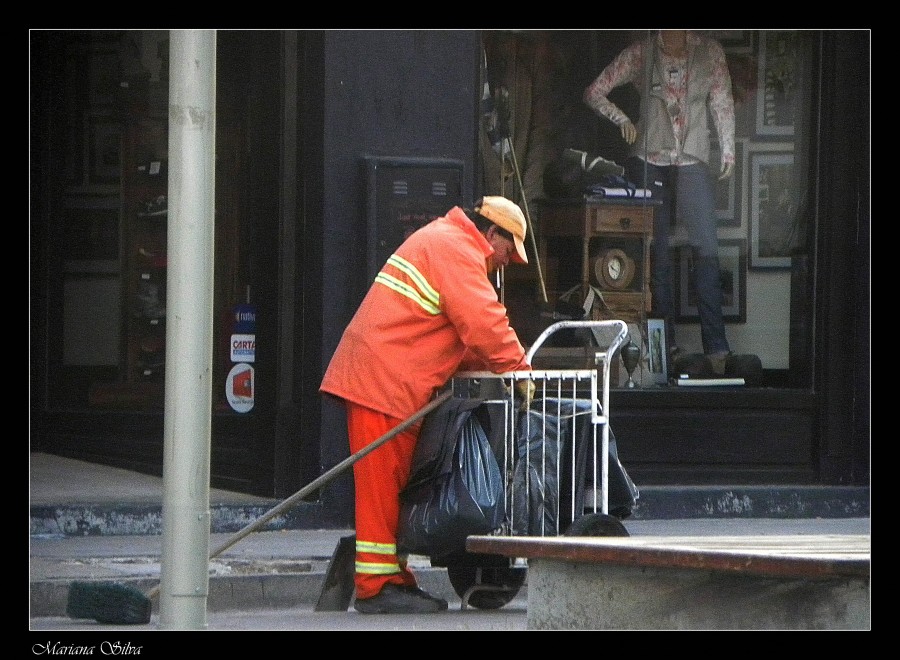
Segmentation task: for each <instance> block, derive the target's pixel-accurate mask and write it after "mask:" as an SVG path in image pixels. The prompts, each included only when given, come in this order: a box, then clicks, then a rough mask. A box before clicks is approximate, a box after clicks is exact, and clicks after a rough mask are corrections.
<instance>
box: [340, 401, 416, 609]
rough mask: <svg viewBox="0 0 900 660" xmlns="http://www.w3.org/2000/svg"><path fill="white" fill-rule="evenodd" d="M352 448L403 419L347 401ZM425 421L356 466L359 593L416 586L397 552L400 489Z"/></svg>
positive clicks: (361, 595) (360, 595) (368, 595)
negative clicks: (389, 584)
mask: <svg viewBox="0 0 900 660" xmlns="http://www.w3.org/2000/svg"><path fill="white" fill-rule="evenodd" d="M346 408H347V433H348V435H349V438H350V452H351V453H353V454H355V453H356V452H358V451H360V450H361V449H363V448H364V447H367V446H368V445H370V444H371V443H372V442H374V441H375V440H377V439H378V438H380V437H381V436H383V435H384V434H385V433H387V432H388V431H390V430H391V429H393V428H395V427H396V426H398V425H399V424H400V423H401V422H402V421H403V420H399V419H396V418H394V417H390V416H389V415H385V414H383V413H380V412H376V411H374V410H371V409H369V408H366V407H364V406H360V405H357V404H355V403H352V402H350V401H347V402H346ZM420 427H421V424H415V425H413V426H411V427H410V428H408V429H406V430H405V431H401V432H400V433H398V434H397V435H396V436H394V437H393V438H391V439H390V440H388V441H387V442H385V443H384V444H383V445H381V446H380V447H379V448H378V449H376V450H375V451H373V452H372V453H371V454H367V455H366V456H364V457H363V458H361V459H360V460H358V461H357V462H356V463H354V464H353V479H354V487H355V493H356V573H355V582H356V597H357V598H360V599H362V598H371V597H372V596H375V595H377V594H378V592H379V591H381V589H382V587H383V586H384V585H385V584H387V583H388V582H391V583H393V584H398V585H409V586H416V578H415V576H414V575H413V574H412V572H411V571H410V570H409V569H408V568H407V566H406V558H405V557H403V558H400V557H399V556H398V555H397V528H398V526H399V524H400V491H401V490H403V488H404V487H405V486H406V483H407V482H408V481H409V471H410V466H411V464H412V457H413V451H414V450H415V448H416V442H417V441H418V437H419V429H420Z"/></svg>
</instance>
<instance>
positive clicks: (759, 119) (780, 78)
mask: <svg viewBox="0 0 900 660" xmlns="http://www.w3.org/2000/svg"><path fill="white" fill-rule="evenodd" d="M757 62H758V72H757V81H758V85H759V90H758V93H757V95H756V134H757V136H758V137H762V138H768V137H779V138H780V137H786V136H791V135H793V134H794V118H795V115H796V113H797V108H798V107H799V100H800V89H799V87H798V85H797V69H798V66H799V65H798V62H799V35H798V34H797V32H796V31H795V30H768V31H766V30H763V31H760V33H759V54H758V58H757Z"/></svg>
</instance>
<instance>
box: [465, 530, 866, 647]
mask: <svg viewBox="0 0 900 660" xmlns="http://www.w3.org/2000/svg"><path fill="white" fill-rule="evenodd" d="M466 548H467V550H468V551H469V552H476V553H485V554H493V555H502V556H507V557H510V558H525V559H527V563H528V578H527V579H528V628H529V629H534V630H598V629H626V630H658V629H676V630H678V629H680V630H698V629H699V630H728V629H738V630H758V629H762V630H767V629H778V630H835V629H839V630H843V629H854V630H858V629H863V630H866V629H869V628H870V625H871V607H870V588H869V581H870V575H871V539H870V536H869V535H787V536H784V535H778V536H684V537H678V536H645V537H568V536H560V537H524V536H470V537H469V538H468V540H467V543H466Z"/></svg>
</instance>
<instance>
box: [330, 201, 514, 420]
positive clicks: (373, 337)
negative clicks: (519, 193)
mask: <svg viewBox="0 0 900 660" xmlns="http://www.w3.org/2000/svg"><path fill="white" fill-rule="evenodd" d="M492 253H493V248H492V247H491V245H490V243H488V241H487V240H486V239H485V238H484V236H483V235H482V234H481V233H479V231H478V229H477V228H476V227H475V225H474V223H473V222H472V221H471V220H470V219H469V218H468V217H467V216H466V214H465V213H464V212H463V211H462V209H460V208H459V207H454V208H453V209H451V210H450V211H449V213H447V215H446V216H444V217H442V218H438V219H437V220H434V221H433V222H431V223H429V224H428V225H426V226H425V227H423V228H421V229H419V230H418V231H416V232H415V233H414V234H412V235H411V236H410V237H409V238H408V239H407V240H406V241H405V242H404V243H403V244H402V245H401V246H400V247H399V248H398V249H397V251H396V252H395V253H394V254H393V255H392V256H391V257H390V259H388V261H387V263H386V264H385V266H384V267H383V268H382V269H381V272H380V273H379V274H378V275H377V277H376V278H375V282H374V283H373V284H372V287H371V289H369V292H368V293H367V294H366V297H365V298H364V299H363V301H362V303H361V304H360V306H359V309H358V310H357V311H356V314H355V315H354V316H353V319H352V320H351V321H350V324H349V325H348V326H347V329H346V330H345V331H344V334H343V337H342V338H341V341H340V343H339V344H338V347H337V349H336V350H335V353H334V356H333V357H332V358H331V363H330V364H329V365H328V369H327V370H326V372H325V377H324V378H323V380H322V384H321V387H320V391H321V392H325V393H328V394H333V395H335V396H338V397H341V398H343V399H348V400H350V401H353V402H355V403H358V404H360V405H363V406H366V407H367V408H371V409H373V410H377V411H379V412H382V413H385V414H387V415H391V416H393V417H396V418H398V419H406V418H407V417H409V416H410V415H412V414H413V413H415V412H416V411H417V410H419V409H420V408H422V406H424V405H425V404H426V403H428V401H429V400H430V399H431V397H432V395H433V394H434V392H435V390H436V389H437V388H440V387H442V386H443V385H444V384H445V383H446V382H447V381H448V380H449V379H450V377H451V376H452V375H453V374H454V373H455V372H456V371H458V370H459V369H460V368H461V365H462V368H464V369H467V370H487V371H493V372H494V373H502V372H505V371H517V370H521V369H530V365H528V364H527V362H526V361H525V350H524V348H523V347H522V344H521V343H520V342H519V338H518V337H517V335H516V333H515V331H514V330H513V329H512V328H511V327H510V325H509V318H508V316H507V313H506V307H504V306H503V304H501V303H500V301H499V300H498V299H497V293H496V291H495V290H494V288H493V286H492V285H491V282H490V280H489V279H488V272H487V259H488V257H490V255H491V254H492Z"/></svg>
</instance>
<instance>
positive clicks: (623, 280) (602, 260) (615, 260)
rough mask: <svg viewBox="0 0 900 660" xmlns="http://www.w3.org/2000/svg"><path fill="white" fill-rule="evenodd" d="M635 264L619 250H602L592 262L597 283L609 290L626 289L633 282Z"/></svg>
mask: <svg viewBox="0 0 900 660" xmlns="http://www.w3.org/2000/svg"><path fill="white" fill-rule="evenodd" d="M634 273H635V263H634V259H632V258H631V257H629V256H628V255H627V254H626V253H625V252H624V251H623V250H620V249H619V248H608V249H606V250H603V251H602V252H601V253H600V255H599V256H598V257H597V259H596V261H594V275H595V276H596V277H597V281H598V282H600V283H602V284H604V285H605V286H607V287H608V288H610V289H627V288H628V287H629V286H631V284H632V282H633V281H634Z"/></svg>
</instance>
